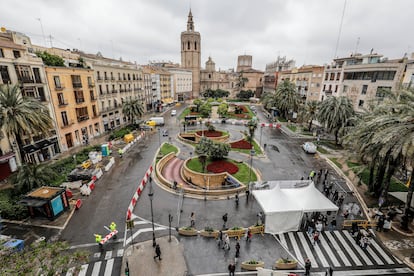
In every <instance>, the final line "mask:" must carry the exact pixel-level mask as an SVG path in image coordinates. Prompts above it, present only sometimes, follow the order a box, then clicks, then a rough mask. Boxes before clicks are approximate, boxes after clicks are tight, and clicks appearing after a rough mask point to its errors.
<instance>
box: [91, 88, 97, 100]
mask: <svg viewBox="0 0 414 276" xmlns="http://www.w3.org/2000/svg"><path fill="white" fill-rule="evenodd" d="M89 96H90V97H91V100H92V101H94V100H96V99H95V95H94V94H93V90H89Z"/></svg>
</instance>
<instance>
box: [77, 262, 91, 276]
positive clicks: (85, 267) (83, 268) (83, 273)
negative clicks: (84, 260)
mask: <svg viewBox="0 0 414 276" xmlns="http://www.w3.org/2000/svg"><path fill="white" fill-rule="evenodd" d="M88 266H89V264H84V265H82V266H81V269H80V271H79V274H78V276H86V271H88Z"/></svg>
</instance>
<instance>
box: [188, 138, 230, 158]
mask: <svg viewBox="0 0 414 276" xmlns="http://www.w3.org/2000/svg"><path fill="white" fill-rule="evenodd" d="M229 151H230V146H229V145H228V144H225V143H219V142H213V141H212V140H211V139H208V138H207V137H201V139H200V141H199V143H198V144H197V145H196V148H195V152H196V153H197V154H198V155H206V156H207V157H208V158H210V159H223V158H224V157H225V156H227V155H228V154H229Z"/></svg>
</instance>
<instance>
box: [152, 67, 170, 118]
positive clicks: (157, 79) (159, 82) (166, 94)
mask: <svg viewBox="0 0 414 276" xmlns="http://www.w3.org/2000/svg"><path fill="white" fill-rule="evenodd" d="M146 69H147V72H148V73H150V74H151V89H152V94H153V98H154V111H155V112H161V111H162V110H163V108H164V107H165V106H166V105H168V104H170V103H172V102H174V94H173V88H172V85H171V84H172V79H171V76H172V75H171V73H170V72H169V71H168V70H167V69H166V68H162V67H160V66H156V65H148V66H146Z"/></svg>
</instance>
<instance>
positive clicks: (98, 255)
mask: <svg viewBox="0 0 414 276" xmlns="http://www.w3.org/2000/svg"><path fill="white" fill-rule="evenodd" d="M93 257H94V258H96V259H98V258H100V257H101V252H96V253H94V254H93Z"/></svg>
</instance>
